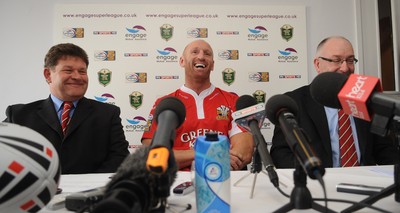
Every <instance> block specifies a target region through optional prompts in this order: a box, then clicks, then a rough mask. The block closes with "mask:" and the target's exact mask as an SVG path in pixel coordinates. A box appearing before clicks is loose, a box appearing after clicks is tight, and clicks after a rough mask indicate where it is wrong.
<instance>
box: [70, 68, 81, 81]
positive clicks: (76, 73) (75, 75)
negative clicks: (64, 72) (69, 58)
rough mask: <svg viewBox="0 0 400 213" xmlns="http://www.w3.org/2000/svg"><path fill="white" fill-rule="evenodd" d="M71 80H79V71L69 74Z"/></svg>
mask: <svg viewBox="0 0 400 213" xmlns="http://www.w3.org/2000/svg"><path fill="white" fill-rule="evenodd" d="M71 78H73V79H78V78H80V74H79V71H78V70H74V71H73V72H71Z"/></svg>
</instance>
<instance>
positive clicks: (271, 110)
mask: <svg viewBox="0 0 400 213" xmlns="http://www.w3.org/2000/svg"><path fill="white" fill-rule="evenodd" d="M265 109H266V114H267V118H268V119H269V120H270V121H271V122H272V123H273V124H275V125H278V126H280V127H281V129H282V132H283V134H284V135H285V139H286V142H287V143H288V145H289V147H290V149H291V150H292V152H293V153H294V155H295V156H296V157H297V159H298V161H299V162H300V165H301V166H302V167H303V169H304V171H305V172H306V173H307V174H308V176H309V177H310V178H312V179H317V178H318V179H319V177H320V176H321V177H322V176H323V175H324V174H325V169H324V167H323V166H322V163H321V160H320V159H319V158H318V157H316V155H315V153H314V151H313V150H312V149H311V147H310V145H309V143H308V140H307V138H306V137H305V135H304V131H303V129H301V128H300V127H299V125H298V124H297V121H296V119H295V115H296V114H297V111H298V106H297V104H296V102H295V101H294V100H293V99H292V98H290V97H289V96H287V95H274V96H272V97H271V98H270V99H269V100H268V101H267V104H266V107H265Z"/></svg>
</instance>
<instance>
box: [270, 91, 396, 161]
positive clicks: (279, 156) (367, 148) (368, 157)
mask: <svg viewBox="0 0 400 213" xmlns="http://www.w3.org/2000/svg"><path fill="white" fill-rule="evenodd" d="M309 90H310V89H309V86H303V87H300V88H298V89H296V90H294V91H291V92H287V93H285V94H286V95H288V96H290V97H291V98H293V99H294V100H295V101H296V103H297V105H298V107H299V111H298V113H297V116H296V117H297V122H298V125H299V126H300V127H301V128H303V129H304V131H305V133H306V135H308V137H309V142H310V146H311V148H312V149H313V150H314V151H315V154H316V155H317V157H319V158H320V160H321V161H322V163H323V166H324V167H332V166H333V163H332V148H331V140H330V136H329V127H328V121H327V119H326V113H325V109H324V106H323V105H321V104H319V103H317V102H315V101H314V99H313V98H312V97H311V94H310V91H309ZM354 120H355V124H356V129H357V137H358V143H359V146H360V152H361V162H360V163H361V165H376V164H381V165H382V164H394V163H398V162H399V154H398V152H397V146H396V145H395V143H394V141H393V140H391V139H390V138H389V137H386V138H382V137H380V136H378V135H375V134H372V133H371V132H370V131H369V129H370V123H369V122H367V121H364V120H361V119H357V118H354ZM271 157H272V159H273V161H274V163H275V166H276V167H277V168H294V165H295V157H294V155H293V153H292V151H291V149H290V147H289V146H288V144H287V142H286V141H285V138H284V135H283V133H282V131H281V129H280V128H279V127H278V126H275V130H274V136H273V138H272V146H271Z"/></svg>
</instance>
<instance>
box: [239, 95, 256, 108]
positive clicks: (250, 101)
mask: <svg viewBox="0 0 400 213" xmlns="http://www.w3.org/2000/svg"><path fill="white" fill-rule="evenodd" d="M256 104H257V101H256V99H255V98H254V97H253V96H250V95H242V96H240V97H239V98H238V99H237V100H236V110H241V109H244V108H247V107H250V106H253V105H256Z"/></svg>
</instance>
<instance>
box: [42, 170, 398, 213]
mask: <svg viewBox="0 0 400 213" xmlns="http://www.w3.org/2000/svg"><path fill="white" fill-rule="evenodd" d="M293 171H294V170H293V169H278V170H277V172H278V176H279V180H280V182H281V183H280V186H281V188H282V190H283V191H284V192H286V193H287V194H290V193H291V191H292V189H293V187H294V184H293ZM247 174H249V171H234V172H231V185H232V187H231V212H233V213H235V212H237V213H239V212H246V213H247V212H252V213H253V212H254V213H256V212H263V213H265V212H273V211H275V210H277V209H279V208H280V207H282V206H283V205H285V204H287V203H288V202H289V198H287V197H285V196H283V195H282V194H281V193H280V192H279V191H278V190H277V189H276V188H275V187H274V186H273V185H272V183H271V182H270V180H269V178H268V176H267V175H266V174H264V173H262V172H260V173H258V174H257V175H255V174H250V175H249V176H247V177H246V178H244V179H243V180H242V181H241V182H240V183H239V184H237V185H236V186H233V185H234V183H235V182H236V181H237V180H239V179H240V178H242V177H243V176H245V175H247ZM111 175H112V174H85V175H62V176H61V179H60V188H62V189H63V193H64V194H66V193H72V192H78V191H83V190H87V189H91V188H95V187H100V186H104V185H105V184H106V183H107V182H108V181H109V180H110V179H109V177H110V176H111ZM190 176H191V175H190V172H178V176H177V179H176V180H175V182H174V184H173V186H172V187H171V196H170V197H169V198H168V202H169V203H170V204H172V205H171V206H172V207H173V208H174V210H176V211H175V212H179V211H180V210H182V209H183V208H175V207H176V206H175V205H174V204H183V205H185V204H189V203H190V204H191V205H192V209H191V210H188V211H185V212H196V199H195V192H192V193H190V194H187V195H183V196H182V195H175V194H173V193H172V188H173V187H174V186H176V185H178V184H180V183H182V182H184V181H190ZM255 176H256V178H257V179H256V182H255V189H254V196H253V198H250V195H251V188H252V184H253V181H254V177H255ZM323 178H324V182H325V185H326V190H327V197H328V198H331V199H344V200H351V201H360V200H363V199H365V198H367V196H366V195H357V194H349V193H343V192H336V184H338V183H356V184H365V185H373V186H381V187H387V186H389V185H391V184H393V183H394V179H393V166H368V167H354V168H328V169H326V173H325V175H324V177H323ZM307 188H308V189H309V190H310V192H311V194H312V197H313V198H323V190H322V187H321V185H320V184H319V182H318V181H316V180H312V179H310V178H307ZM318 203H319V204H321V205H323V206H324V205H325V203H324V202H318ZM350 205H351V204H347V203H338V202H328V208H330V209H331V210H333V211H335V212H340V211H342V210H344V209H346V208H347V207H349V206H350ZM373 205H374V206H376V207H379V208H382V209H384V210H386V211H389V212H400V203H398V202H396V201H395V200H394V195H393V194H392V195H390V196H388V197H386V198H383V199H381V200H379V201H377V202H375V203H374V204H373ZM58 212H70V211H68V210H66V209H65V208H62V209H58V210H50V209H48V208H44V209H42V210H41V211H40V213H58ZM166 212H174V211H169V210H167V211H166ZM290 212H318V211H315V210H313V209H306V210H299V209H295V210H292V211H290ZM359 212H377V211H376V210H373V209H370V208H363V209H361V210H359Z"/></svg>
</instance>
